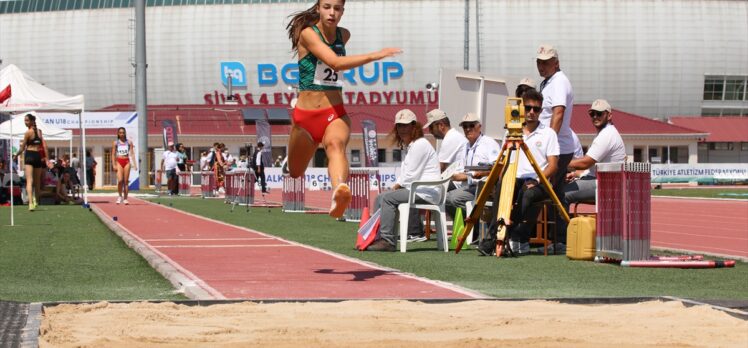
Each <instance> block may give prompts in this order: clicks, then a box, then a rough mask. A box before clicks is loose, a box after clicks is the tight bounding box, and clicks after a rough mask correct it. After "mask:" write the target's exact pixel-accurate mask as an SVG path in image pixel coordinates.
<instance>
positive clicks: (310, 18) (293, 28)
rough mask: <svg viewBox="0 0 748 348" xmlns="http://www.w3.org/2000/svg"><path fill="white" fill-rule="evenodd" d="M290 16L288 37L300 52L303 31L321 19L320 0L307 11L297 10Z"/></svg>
mask: <svg viewBox="0 0 748 348" xmlns="http://www.w3.org/2000/svg"><path fill="white" fill-rule="evenodd" d="M343 4H345V0H343ZM289 17H291V21H290V22H288V25H286V30H288V38H289V39H290V40H291V50H292V51H294V53H298V44H299V37H300V36H301V31H302V30H304V29H306V28H307V27H311V26H312V25H314V23H317V21H319V0H317V2H316V3H315V4H314V6H312V7H310V8H308V9H306V10H305V11H299V12H296V13H294V14H292V15H290V16H289Z"/></svg>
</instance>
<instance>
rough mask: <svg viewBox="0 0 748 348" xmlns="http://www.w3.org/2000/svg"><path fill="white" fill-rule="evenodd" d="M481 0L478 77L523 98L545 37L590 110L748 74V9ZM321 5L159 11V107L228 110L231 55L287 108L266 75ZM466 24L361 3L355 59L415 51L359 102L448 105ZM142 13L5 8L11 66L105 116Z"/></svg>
mask: <svg viewBox="0 0 748 348" xmlns="http://www.w3.org/2000/svg"><path fill="white" fill-rule="evenodd" d="M470 3H471V9H470V17H471V19H470V28H469V30H470V32H469V34H470V53H469V56H470V62H469V65H470V70H477V65H478V63H480V68H481V71H483V72H485V73H487V74H491V75H493V76H502V77H505V78H506V80H507V82H508V86H509V87H510V91H513V89H514V85H515V84H516V81H518V80H519V78H521V77H525V76H529V77H532V78H534V79H535V80H536V81H538V82H539V80H540V78H539V76H538V75H537V70H536V68H535V61H534V54H535V50H536V48H537V46H538V45H539V44H541V43H551V44H554V45H555V46H556V47H558V49H559V52H560V61H561V68H562V69H563V70H564V71H565V72H566V74H567V75H568V76H569V78H570V80H571V81H572V84H573V87H574V92H575V101H576V102H577V103H589V102H591V101H592V100H594V99H597V98H605V99H608V100H609V101H610V102H611V104H612V105H613V106H614V107H615V108H617V109H621V110H624V111H627V112H631V113H635V114H640V115H646V116H649V117H666V116H669V115H698V114H700V113H701V108H702V106H703V104H704V102H703V88H704V76H705V75H737V76H745V75H748V63H747V62H748V34H747V33H748V2H746V1H710V0H700V1H699V0H693V1H692V0H670V1H668V0H663V1H652V0H639V1H625V2H622V1H616V0H608V1H593V0H566V1H561V0H528V1H489V0H484V1H478V4H479V9H478V10H479V11H478V16H477V17H476V7H475V3H476V1H471V2H470ZM308 6H310V3H272V4H242V5H195V6H165V7H149V8H148V9H147V14H146V17H147V26H146V28H147V55H148V102H149V104H206V103H215V102H216V101H218V102H219V103H222V99H221V97H220V94H221V93H226V88H225V87H224V86H223V84H222V81H221V75H220V73H221V68H220V63H221V62H222V61H238V62H241V63H243V65H244V67H245V69H246V73H247V81H248V86H247V87H238V88H236V89H235V92H237V93H239V94H240V96H241V99H242V102H247V96H248V94H252V98H251V101H252V102H254V103H261V102H268V103H275V102H280V103H287V102H288V100H289V99H290V98H291V93H292V91H289V90H288V88H287V87H288V86H287V84H286V83H285V82H284V81H283V79H282V77H279V78H278V82H277V83H276V84H271V85H268V86H260V85H259V84H258V71H257V68H258V64H268V65H266V66H265V67H267V68H269V69H272V67H275V68H276V69H278V70H279V72H280V70H281V69H282V68H283V66H284V65H286V64H288V63H295V58H293V57H292V54H291V52H290V44H289V41H288V39H287V37H286V32H285V24H286V22H287V16H288V15H289V14H291V13H292V12H294V11H297V10H301V9H305V8H307V7H308ZM463 16H464V1H462V0H439V1H407V0H400V1H385V0H379V1H365V0H358V1H349V2H348V3H347V4H346V14H345V15H344V17H343V20H342V22H341V26H344V27H346V28H348V29H350V30H351V32H352V38H351V41H350V42H349V44H348V45H347V47H346V49H347V51H348V53H349V54H356V53H365V52H369V51H372V50H377V49H379V48H382V47H387V46H397V47H402V48H403V49H404V54H402V55H400V56H397V57H394V58H393V59H388V60H386V62H389V63H390V64H389V65H387V66H385V65H383V63H381V62H379V63H376V64H369V65H367V66H366V68H365V69H364V73H365V76H369V77H372V76H373V75H374V72H375V69H376V68H379V75H378V77H377V78H372V80H373V82H372V83H371V84H365V83H362V82H361V80H360V76H359V72H358V71H356V74H355V79H356V81H357V82H358V84H357V85H355V86H350V85H349V86H347V87H346V89H345V91H347V92H364V93H361V94H350V95H349V96H348V97H347V99H346V101H350V102H353V103H356V102H358V103H361V102H367V103H372V102H377V99H378V100H379V102H380V103H387V102H389V103H396V102H397V101H398V97H399V98H400V101H402V100H404V99H407V102H409V103H412V102H418V101H419V100H423V99H428V98H430V97H431V98H433V99H432V100H435V98H436V96H435V95H431V94H429V93H426V92H425V87H424V86H425V84H426V83H428V82H434V81H438V79H439V69H440V68H450V69H461V68H462V67H463V39H464V31H463V29H464V17H463ZM133 18H134V12H133V10H132V9H127V8H124V9H96V10H75V11H59V12H32V13H13V14H0V58H2V60H3V64H10V63H13V64H16V65H18V66H19V67H20V68H21V69H23V70H24V71H26V72H27V73H28V74H29V75H31V76H33V77H35V78H36V79H37V80H39V81H40V82H42V83H45V84H46V85H47V86H49V87H51V88H54V89H57V90H60V91H62V92H64V93H67V94H71V95H72V94H84V95H85V96H86V106H87V107H89V108H91V109H95V108H101V107H105V106H108V105H111V104H130V103H133V102H134V95H135V94H134V91H133V88H134V87H133V86H134V83H133V71H134V70H133V68H132V66H131V59H132V57H133V56H134V52H133V47H134V46H133V41H134V29H133V27H134V21H133ZM476 19H477V21H478V23H479V27H480V29H479V31H478V32H477V33H476ZM476 34H477V35H476ZM478 42H479V44H478ZM478 51H480V57H478ZM478 60H480V62H479V61H478ZM382 67H386V68H387V69H389V70H387V72H388V73H387V74H385V73H383V72H382ZM400 67H402V75H401V76H398V72H399V68H400ZM272 75H273V74H268V75H267V76H266V78H265V80H270V77H272ZM275 76H278V74H275ZM385 76H386V77H387V79H388V81H387V82H386V83H385ZM370 92H373V93H370ZM393 92H394V93H393ZM396 92H399V94H398V93H396ZM263 94H265V98H264V99H261V97H262V95H263ZM360 97H363V99H361V100H359V99H360ZM348 98H350V99H348ZM743 104H745V102H743ZM746 107H748V106H746Z"/></svg>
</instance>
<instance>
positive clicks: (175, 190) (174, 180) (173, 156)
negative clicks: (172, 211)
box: [161, 142, 179, 196]
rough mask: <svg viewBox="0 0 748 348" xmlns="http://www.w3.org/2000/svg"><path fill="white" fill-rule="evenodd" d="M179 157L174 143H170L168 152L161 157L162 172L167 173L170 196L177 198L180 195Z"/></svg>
mask: <svg viewBox="0 0 748 348" xmlns="http://www.w3.org/2000/svg"><path fill="white" fill-rule="evenodd" d="M178 157H179V154H177V151H176V150H175V149H174V143H173V142H169V144H168V148H167V150H166V151H164V152H163V154H162V155H161V172H165V173H166V178H167V185H166V186H167V187H168V188H169V195H170V196H176V195H178V194H179V175H178V174H179V167H178V166H177V159H178Z"/></svg>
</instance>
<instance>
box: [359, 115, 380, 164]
mask: <svg viewBox="0 0 748 348" xmlns="http://www.w3.org/2000/svg"><path fill="white" fill-rule="evenodd" d="M361 128H363V130H364V158H365V164H364V165H365V166H366V167H379V157H378V155H379V154H378V153H377V149H378V145H377V125H376V124H375V123H374V121H372V120H363V121H361Z"/></svg>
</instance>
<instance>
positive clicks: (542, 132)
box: [517, 124, 559, 179]
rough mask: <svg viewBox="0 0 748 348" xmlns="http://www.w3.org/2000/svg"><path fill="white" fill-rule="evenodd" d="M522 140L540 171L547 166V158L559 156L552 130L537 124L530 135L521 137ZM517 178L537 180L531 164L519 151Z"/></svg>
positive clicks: (556, 141)
mask: <svg viewBox="0 0 748 348" xmlns="http://www.w3.org/2000/svg"><path fill="white" fill-rule="evenodd" d="M522 139H523V140H524V141H525V145H527V148H528V149H530V153H531V154H532V157H533V159H534V160H535V163H537V165H538V167H540V170H543V169H545V167H546V166H547V165H548V158H547V157H549V156H558V155H559V146H558V138H557V137H556V132H555V131H554V130H553V128H550V127H545V126H543V125H542V124H539V125H538V128H535V131H533V132H532V133H530V134H524V135H522ZM517 178H520V179H537V178H538V175H537V174H536V173H535V169H533V168H532V164H530V161H529V160H528V159H527V156H525V153H524V152H522V151H520V156H519V164H517Z"/></svg>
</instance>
